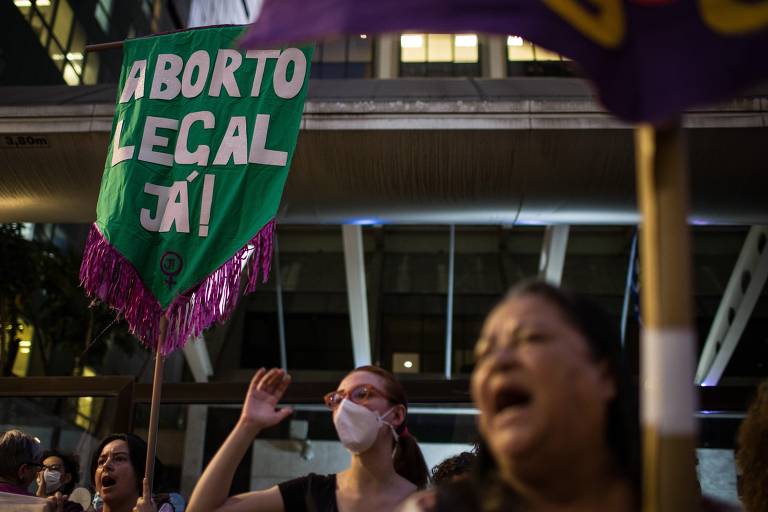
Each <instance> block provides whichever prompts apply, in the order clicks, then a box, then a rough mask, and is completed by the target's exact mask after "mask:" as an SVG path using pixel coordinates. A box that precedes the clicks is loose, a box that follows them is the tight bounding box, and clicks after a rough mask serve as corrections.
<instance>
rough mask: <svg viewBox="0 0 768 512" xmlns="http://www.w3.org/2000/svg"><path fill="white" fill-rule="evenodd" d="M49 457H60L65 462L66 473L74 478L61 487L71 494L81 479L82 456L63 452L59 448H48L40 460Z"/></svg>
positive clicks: (63, 490)
mask: <svg viewBox="0 0 768 512" xmlns="http://www.w3.org/2000/svg"><path fill="white" fill-rule="evenodd" d="M48 457H58V458H60V459H61V461H62V462H63V463H64V473H66V474H68V475H70V476H71V477H72V479H71V480H70V481H69V482H67V483H66V484H64V485H62V486H61V488H60V489H59V490H60V491H61V493H62V494H71V493H72V491H74V490H75V486H76V485H77V482H79V481H80V457H78V456H77V455H75V454H74V453H62V452H60V451H58V450H46V451H44V452H43V457H42V459H40V460H45V459H47V458H48Z"/></svg>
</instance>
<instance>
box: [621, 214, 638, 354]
mask: <svg viewBox="0 0 768 512" xmlns="http://www.w3.org/2000/svg"><path fill="white" fill-rule="evenodd" d="M636 266H637V229H635V234H634V235H632V247H631V248H630V250H629V262H628V263H627V279H626V281H625V283H624V302H623V304H622V306H621V346H622V347H623V346H624V343H625V341H626V339H627V322H628V320H629V304H630V303H631V302H632V288H633V287H634V286H635V275H636V274H637V268H636Z"/></svg>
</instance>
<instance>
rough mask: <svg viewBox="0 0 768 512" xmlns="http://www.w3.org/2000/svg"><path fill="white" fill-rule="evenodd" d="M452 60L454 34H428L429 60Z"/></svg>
mask: <svg viewBox="0 0 768 512" xmlns="http://www.w3.org/2000/svg"><path fill="white" fill-rule="evenodd" d="M452 60H453V36H452V35H451V34H427V62H451V61H452Z"/></svg>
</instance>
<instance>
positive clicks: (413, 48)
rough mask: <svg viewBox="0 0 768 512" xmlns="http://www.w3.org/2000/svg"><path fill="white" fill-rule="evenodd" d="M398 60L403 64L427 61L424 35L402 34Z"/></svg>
mask: <svg viewBox="0 0 768 512" xmlns="http://www.w3.org/2000/svg"><path fill="white" fill-rule="evenodd" d="M400 60H402V61H403V62H424V61H425V60H427V47H426V45H425V44H424V34H403V35H401V36H400Z"/></svg>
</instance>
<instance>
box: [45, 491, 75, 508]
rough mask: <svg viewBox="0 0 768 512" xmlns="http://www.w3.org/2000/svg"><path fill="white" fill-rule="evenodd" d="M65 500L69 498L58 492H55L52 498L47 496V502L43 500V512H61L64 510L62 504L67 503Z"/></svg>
mask: <svg viewBox="0 0 768 512" xmlns="http://www.w3.org/2000/svg"><path fill="white" fill-rule="evenodd" d="M67 498H69V496H68V495H66V496H65V495H62V494H61V493H60V492H57V493H56V494H54V495H53V496H49V497H48V499H47V500H45V507H44V508H43V510H44V511H45V512H63V510H64V503H65V502H66V501H67Z"/></svg>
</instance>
